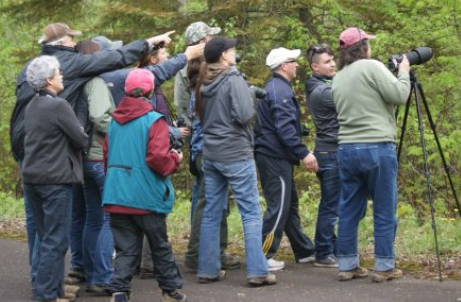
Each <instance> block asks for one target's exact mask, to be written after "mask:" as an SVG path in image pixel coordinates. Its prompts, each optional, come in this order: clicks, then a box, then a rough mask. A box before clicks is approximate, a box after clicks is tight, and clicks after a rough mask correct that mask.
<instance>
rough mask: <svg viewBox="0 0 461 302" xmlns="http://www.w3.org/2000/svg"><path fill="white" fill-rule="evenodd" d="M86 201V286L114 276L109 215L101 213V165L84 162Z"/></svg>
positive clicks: (84, 243) (101, 163)
mask: <svg viewBox="0 0 461 302" xmlns="http://www.w3.org/2000/svg"><path fill="white" fill-rule="evenodd" d="M83 169H84V170H83V172H84V177H85V184H84V185H83V191H84V193H85V202H86V221H85V227H84V228H83V239H82V244H83V247H82V249H83V268H84V270H85V272H86V283H87V284H105V283H107V282H108V281H109V280H110V278H111V276H112V273H113V268H112V254H113V251H114V239H113V236H112V232H111V229H110V215H109V214H108V213H104V211H103V206H102V195H103V192H104V181H105V175H104V163H103V162H91V161H84V162H83Z"/></svg>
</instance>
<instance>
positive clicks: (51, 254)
mask: <svg viewBox="0 0 461 302" xmlns="http://www.w3.org/2000/svg"><path fill="white" fill-rule="evenodd" d="M24 190H25V191H26V192H27V194H28V197H29V199H30V203H31V205H32V207H33V212H34V215H35V221H36V226H37V232H38V236H39V237H40V239H41V242H40V262H39V264H38V267H37V277H36V279H35V284H34V285H35V288H34V299H36V300H40V301H42V300H44V301H54V300H55V299H56V298H57V297H60V296H62V295H63V278H64V267H65V265H64V259H65V255H66V251H67V249H68V247H69V234H70V215H71V208H72V207H71V197H72V185H28V184H25V185H24Z"/></svg>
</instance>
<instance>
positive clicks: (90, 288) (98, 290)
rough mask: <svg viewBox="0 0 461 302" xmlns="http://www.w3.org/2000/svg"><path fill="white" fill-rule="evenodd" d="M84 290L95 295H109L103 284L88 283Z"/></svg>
mask: <svg viewBox="0 0 461 302" xmlns="http://www.w3.org/2000/svg"><path fill="white" fill-rule="evenodd" d="M86 292H87V293H91V294H93V295H95V296H110V294H108V293H107V290H106V285H105V284H88V285H87V286H86Z"/></svg>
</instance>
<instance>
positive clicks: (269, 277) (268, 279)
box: [247, 273, 277, 287]
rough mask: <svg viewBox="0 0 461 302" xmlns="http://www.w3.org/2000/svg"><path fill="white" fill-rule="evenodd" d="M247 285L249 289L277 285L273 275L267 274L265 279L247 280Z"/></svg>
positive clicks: (253, 278) (252, 278)
mask: <svg viewBox="0 0 461 302" xmlns="http://www.w3.org/2000/svg"><path fill="white" fill-rule="evenodd" d="M247 282H248V285H249V286H251V287H256V286H263V285H274V284H277V278H276V277H275V275H274V274H271V273H269V274H268V275H267V276H265V277H251V278H247Z"/></svg>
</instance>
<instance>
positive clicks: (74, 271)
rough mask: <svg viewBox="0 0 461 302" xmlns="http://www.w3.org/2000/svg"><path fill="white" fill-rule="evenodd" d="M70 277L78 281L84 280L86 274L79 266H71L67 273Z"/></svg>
mask: <svg viewBox="0 0 461 302" xmlns="http://www.w3.org/2000/svg"><path fill="white" fill-rule="evenodd" d="M67 275H68V276H69V277H71V278H75V279H78V280H79V281H80V282H85V280H86V274H85V272H84V271H83V269H81V268H79V267H74V268H71V270H70V272H69V273H68V274H67Z"/></svg>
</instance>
